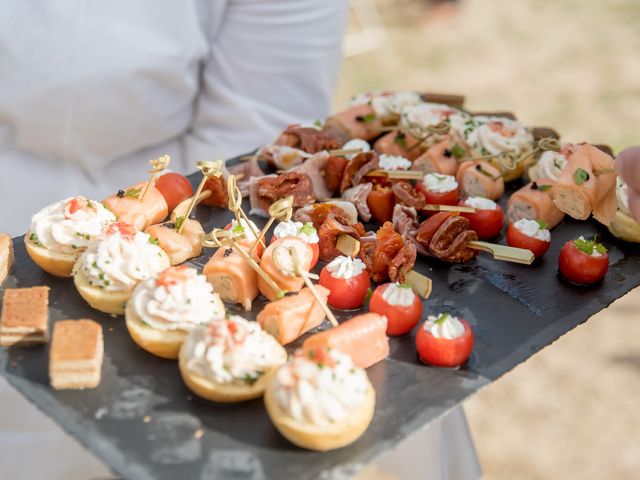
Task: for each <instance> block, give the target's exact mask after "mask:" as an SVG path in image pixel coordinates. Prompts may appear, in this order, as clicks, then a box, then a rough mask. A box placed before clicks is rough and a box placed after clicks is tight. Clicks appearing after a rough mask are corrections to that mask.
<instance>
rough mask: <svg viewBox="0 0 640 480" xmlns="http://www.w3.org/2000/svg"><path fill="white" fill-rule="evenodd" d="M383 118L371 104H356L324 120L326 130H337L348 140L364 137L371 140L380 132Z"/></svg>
mask: <svg viewBox="0 0 640 480" xmlns="http://www.w3.org/2000/svg"><path fill="white" fill-rule="evenodd" d="M382 127H383V124H382V119H380V118H378V117H377V116H376V113H375V112H374V110H373V108H372V107H371V105H367V104H362V105H354V106H352V107H349V108H348V109H346V110H344V111H342V112H340V113H336V114H335V115H332V116H330V117H329V118H327V120H326V121H325V122H324V130H329V131H331V132H335V134H337V135H341V136H342V137H343V138H346V140H349V139H352V138H362V139H363V140H371V139H372V138H375V137H377V136H378V135H379V134H380V131H381V129H382Z"/></svg>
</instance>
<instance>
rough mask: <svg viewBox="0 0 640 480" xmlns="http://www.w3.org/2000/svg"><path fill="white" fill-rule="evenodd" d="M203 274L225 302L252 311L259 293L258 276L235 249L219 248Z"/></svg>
mask: <svg viewBox="0 0 640 480" xmlns="http://www.w3.org/2000/svg"><path fill="white" fill-rule="evenodd" d="M202 273H203V274H204V275H205V276H206V277H207V280H208V281H209V283H211V284H212V285H213V290H214V291H215V292H216V293H217V294H218V295H220V298H221V299H222V300H223V301H225V302H229V303H239V304H240V305H242V307H243V308H244V309H245V310H247V311H249V310H251V304H252V302H253V300H254V299H255V298H256V297H257V296H258V293H259V292H258V276H257V274H256V272H255V270H253V268H251V265H249V263H248V262H247V261H246V260H245V259H244V258H243V257H242V256H241V255H240V254H239V253H238V252H237V251H236V250H235V248H233V247H220V248H218V250H216V252H215V253H214V254H213V256H212V257H211V258H210V259H209V261H208V262H207V264H206V265H205V266H204V269H203V271H202Z"/></svg>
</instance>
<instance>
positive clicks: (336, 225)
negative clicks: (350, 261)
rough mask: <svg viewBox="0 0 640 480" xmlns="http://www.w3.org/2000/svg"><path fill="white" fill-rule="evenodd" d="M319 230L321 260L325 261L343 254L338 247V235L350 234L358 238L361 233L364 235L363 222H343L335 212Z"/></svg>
mask: <svg viewBox="0 0 640 480" xmlns="http://www.w3.org/2000/svg"><path fill="white" fill-rule="evenodd" d="M317 230H318V237H319V238H320V242H319V243H318V247H319V248H320V260H322V261H324V262H330V261H331V260H333V259H334V258H336V257H338V256H340V255H342V253H341V252H340V250H338V249H337V243H338V237H339V236H340V235H350V236H352V237H353V238H355V239H356V240H357V239H359V238H360V236H361V235H364V227H363V226H362V224H361V223H355V224H352V225H345V224H343V223H341V222H340V221H339V220H338V217H336V216H335V215H334V214H330V215H329V216H328V217H327V218H326V220H325V221H324V222H323V223H322V225H320V227H319V228H318V229H317Z"/></svg>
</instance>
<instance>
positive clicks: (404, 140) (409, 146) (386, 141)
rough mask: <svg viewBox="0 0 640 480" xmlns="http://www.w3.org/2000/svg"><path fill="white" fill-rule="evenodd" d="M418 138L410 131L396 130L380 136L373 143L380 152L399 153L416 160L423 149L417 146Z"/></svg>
mask: <svg viewBox="0 0 640 480" xmlns="http://www.w3.org/2000/svg"><path fill="white" fill-rule="evenodd" d="M417 143H418V140H416V139H415V138H414V137H413V136H412V135H409V134H408V133H403V132H400V131H399V130H394V131H392V132H389V133H387V134H386V135H383V136H382V137H380V138H379V139H378V140H377V141H376V143H374V145H373V149H374V150H375V151H376V152H378V153H384V154H386V155H399V156H401V157H404V158H408V159H409V160H415V159H416V158H418V157H419V156H420V154H421V153H422V150H421V149H420V147H417V146H416V144H417Z"/></svg>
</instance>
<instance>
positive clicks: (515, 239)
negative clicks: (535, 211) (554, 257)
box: [507, 218, 551, 258]
mask: <svg viewBox="0 0 640 480" xmlns="http://www.w3.org/2000/svg"><path fill="white" fill-rule="evenodd" d="M507 243H508V244H509V245H511V246H512V247H517V248H525V249H527V250H531V251H532V252H533V254H534V255H535V257H536V258H540V257H541V256H543V255H544V254H545V253H546V252H547V250H549V247H550V246H551V233H550V232H549V230H548V229H547V224H546V223H544V222H542V221H540V220H527V219H526V218H522V219H520V220H518V221H517V222H516V223H510V224H509V226H508V227H507Z"/></svg>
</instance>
